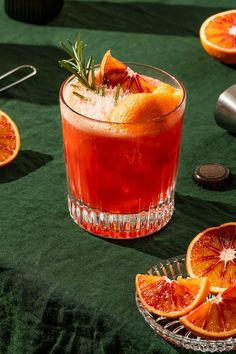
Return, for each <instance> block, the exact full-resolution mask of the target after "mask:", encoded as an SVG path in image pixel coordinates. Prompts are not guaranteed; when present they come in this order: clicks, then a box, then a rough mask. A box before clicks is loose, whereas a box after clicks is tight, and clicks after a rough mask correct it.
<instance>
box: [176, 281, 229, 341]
mask: <svg viewBox="0 0 236 354" xmlns="http://www.w3.org/2000/svg"><path fill="white" fill-rule="evenodd" d="M180 322H181V323H182V324H183V325H184V326H185V327H186V328H187V329H188V330H189V331H191V332H193V333H194V334H196V335H197V336H200V337H203V338H207V339H224V338H228V337H232V336H235V335H236V285H233V286H231V287H229V288H228V289H226V290H225V291H224V292H223V293H222V294H219V295H217V296H216V297H213V298H211V299H210V300H208V301H207V302H205V303H203V304H201V305H200V306H198V307H197V308H195V309H194V310H193V311H191V312H190V313H189V314H187V315H186V316H184V317H181V318H180Z"/></svg>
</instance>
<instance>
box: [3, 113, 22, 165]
mask: <svg viewBox="0 0 236 354" xmlns="http://www.w3.org/2000/svg"><path fill="white" fill-rule="evenodd" d="M19 149H20V135H19V131H18V129H17V126H16V124H15V123H14V122H13V120H12V119H11V118H10V117H9V116H8V115H7V114H6V113H4V112H2V111H0V167H2V166H4V165H6V164H8V163H9V162H11V161H12V160H13V159H14V158H15V157H16V156H17V154H18V152H19Z"/></svg>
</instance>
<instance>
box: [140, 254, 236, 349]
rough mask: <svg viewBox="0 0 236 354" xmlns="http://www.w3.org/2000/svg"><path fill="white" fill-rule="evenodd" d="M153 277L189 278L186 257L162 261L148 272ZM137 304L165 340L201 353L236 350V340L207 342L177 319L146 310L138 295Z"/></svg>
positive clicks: (147, 320)
mask: <svg viewBox="0 0 236 354" xmlns="http://www.w3.org/2000/svg"><path fill="white" fill-rule="evenodd" d="M147 273H148V274H151V275H161V276H163V275H166V276H168V277H169V278H170V279H176V278H177V277H178V276H179V275H182V276H184V277H187V276H188V275H187V271H186V267H185V256H184V255H183V256H178V257H173V258H170V259H167V260H165V261H162V262H161V263H159V264H157V265H156V266H154V267H152V268H151V269H149V270H148V271H147ZM136 304H137V306H138V309H139V311H140V313H141V314H142V316H143V317H144V319H145V321H146V322H147V323H148V324H149V325H150V327H151V328H152V329H153V330H154V331H155V332H156V333H157V334H158V335H160V336H162V337H163V338H164V339H165V340H167V341H169V342H171V343H173V344H175V345H177V346H179V347H182V348H186V349H193V350H198V351H201V352H211V353H214V352H223V351H229V350H232V349H236V338H232V337H231V338H228V339H224V340H207V339H203V338H200V337H197V336H196V335H194V334H193V333H191V332H189V331H188V330H187V329H185V327H184V326H183V325H182V324H181V323H180V322H179V320H178V319H177V318H174V319H173V318H166V317H161V316H157V315H155V314H153V313H151V312H149V311H148V310H146V309H145V308H144V307H143V305H142V304H141V302H140V301H139V297H138V295H137V293H136Z"/></svg>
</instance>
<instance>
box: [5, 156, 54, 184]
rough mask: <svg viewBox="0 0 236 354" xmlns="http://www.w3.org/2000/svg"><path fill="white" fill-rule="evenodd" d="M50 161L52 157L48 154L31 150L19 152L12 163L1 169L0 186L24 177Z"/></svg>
mask: <svg viewBox="0 0 236 354" xmlns="http://www.w3.org/2000/svg"><path fill="white" fill-rule="evenodd" d="M52 160H53V156H52V155H49V154H43V153H41V152H38V151H32V150H21V151H19V154H18V155H17V157H16V159H15V160H14V161H12V162H11V163H10V164H9V165H6V166H3V167H2V168H1V171H0V172H1V173H0V184H1V183H8V182H12V181H15V180H16V179H19V178H21V177H24V176H26V175H28V174H29V173H31V172H34V171H36V170H37V169H39V168H40V167H42V166H44V165H46V164H47V163H48V162H49V161H52Z"/></svg>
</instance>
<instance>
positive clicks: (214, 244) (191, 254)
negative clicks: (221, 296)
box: [186, 222, 236, 293]
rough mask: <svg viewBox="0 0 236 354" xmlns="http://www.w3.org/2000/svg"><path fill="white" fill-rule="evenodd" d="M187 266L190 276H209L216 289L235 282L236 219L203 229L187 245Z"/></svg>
mask: <svg viewBox="0 0 236 354" xmlns="http://www.w3.org/2000/svg"><path fill="white" fill-rule="evenodd" d="M186 268H187V272H188V274H189V275H190V276H191V277H200V276H207V277H208V279H209V281H210V283H211V292H213V293H218V292H222V291H224V290H225V289H226V288H228V287H229V286H230V285H234V284H236V222H230V223H226V224H222V225H220V226H219V227H212V228H208V229H206V230H204V231H202V232H200V233H199V234H198V235H197V236H196V237H195V238H194V239H193V240H192V242H191V243H190V245H189V247H188V250H187V255H186Z"/></svg>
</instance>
